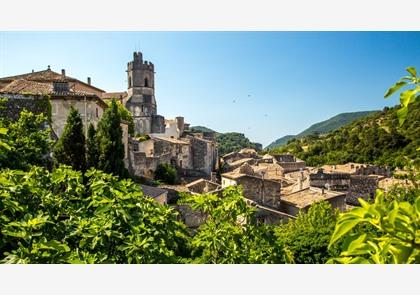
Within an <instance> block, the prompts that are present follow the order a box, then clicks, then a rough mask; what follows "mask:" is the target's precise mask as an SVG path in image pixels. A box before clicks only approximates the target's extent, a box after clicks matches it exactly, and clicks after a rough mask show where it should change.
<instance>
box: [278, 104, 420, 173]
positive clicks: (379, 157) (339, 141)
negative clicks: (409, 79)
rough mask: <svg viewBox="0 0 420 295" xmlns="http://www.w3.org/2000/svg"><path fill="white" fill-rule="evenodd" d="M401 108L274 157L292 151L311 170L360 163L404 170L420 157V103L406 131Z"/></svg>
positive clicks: (311, 138) (307, 139) (413, 108)
mask: <svg viewBox="0 0 420 295" xmlns="http://www.w3.org/2000/svg"><path fill="white" fill-rule="evenodd" d="M398 108H399V107H393V108H385V109H384V110H383V111H381V112H378V113H375V114H373V115H370V116H368V117H366V118H362V119H359V120H357V121H355V122H353V123H351V124H350V125H347V126H344V127H342V128H339V129H337V130H335V131H333V132H330V133H328V134H327V135H324V136H319V135H309V136H306V137H303V138H301V139H293V140H291V141H289V143H288V144H287V145H286V146H283V147H280V148H277V149H273V150H271V151H270V153H272V154H274V153H282V152H286V151H288V152H291V153H293V154H295V155H296V156H297V157H298V158H301V159H303V160H305V161H306V162H307V165H309V166H319V165H323V164H340V163H346V162H358V163H372V164H381V165H389V166H390V167H392V168H396V167H401V168H402V167H403V166H404V165H406V164H407V162H408V161H409V159H417V157H418V155H417V153H416V148H417V147H418V146H419V141H420V138H419V134H420V123H419V119H420V108H419V102H416V103H414V104H413V105H412V106H411V110H410V113H409V114H408V116H407V120H406V122H405V124H404V126H402V127H400V126H399V123H398V117H397V110H398ZM417 160H418V159H417Z"/></svg>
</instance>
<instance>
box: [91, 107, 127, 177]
mask: <svg viewBox="0 0 420 295" xmlns="http://www.w3.org/2000/svg"><path fill="white" fill-rule="evenodd" d="M96 142H97V144H98V152H99V161H98V169H101V170H102V171H104V172H106V173H112V174H114V175H118V176H126V174H127V172H126V169H125V167H124V161H123V159H124V145H123V143H122V128H121V117H120V113H119V111H118V105H117V103H116V101H115V100H112V102H111V105H110V107H109V108H108V109H106V110H105V112H104V114H103V116H102V118H101V120H100V121H99V123H98V128H97V132H96Z"/></svg>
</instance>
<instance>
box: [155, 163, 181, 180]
mask: <svg viewBox="0 0 420 295" xmlns="http://www.w3.org/2000/svg"><path fill="white" fill-rule="evenodd" d="M155 179H156V180H159V181H162V182H164V183H167V184H176V183H177V182H178V173H177V171H176V169H175V168H174V167H172V166H171V165H169V164H167V163H161V164H159V165H158V166H157V168H156V171H155Z"/></svg>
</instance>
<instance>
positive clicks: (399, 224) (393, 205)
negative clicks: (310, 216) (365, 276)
mask: <svg viewBox="0 0 420 295" xmlns="http://www.w3.org/2000/svg"><path fill="white" fill-rule="evenodd" d="M359 202H360V204H361V205H362V207H360V208H355V209H353V210H351V211H350V212H347V213H343V214H341V215H340V218H339V219H338V222H337V225H336V228H335V230H334V234H333V236H332V237H331V241H330V247H331V246H333V245H334V244H335V243H336V242H337V241H338V240H339V239H341V238H343V239H344V242H343V247H342V252H341V254H340V257H338V258H332V259H330V260H329V262H330V263H380V264H382V263H416V264H418V263H420V234H419V231H420V198H419V197H418V195H417V198H416V200H415V203H414V204H410V203H408V202H398V201H395V200H394V201H391V202H387V201H386V200H385V196H384V193H383V192H382V191H380V190H378V191H377V192H376V199H375V202H374V203H373V204H368V203H367V202H365V201H364V200H363V199H361V198H360V199H359ZM358 225H369V226H371V227H372V228H373V229H375V230H374V231H353V232H352V230H353V229H354V228H356V226H358Z"/></svg>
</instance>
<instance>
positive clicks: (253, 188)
mask: <svg viewBox="0 0 420 295" xmlns="http://www.w3.org/2000/svg"><path fill="white" fill-rule="evenodd" d="M244 166H245V165H244ZM241 168H242V167H241ZM251 169H252V168H251ZM237 185H240V186H241V187H242V189H243V194H244V196H245V197H246V198H248V199H250V200H252V201H254V202H256V203H258V204H260V205H263V206H268V207H271V208H280V193H281V182H279V181H275V180H270V179H264V178H262V177H260V176H258V175H255V174H254V173H250V171H244V169H242V171H241V170H240V171H235V172H228V173H224V174H222V188H226V187H228V186H237Z"/></svg>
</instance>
